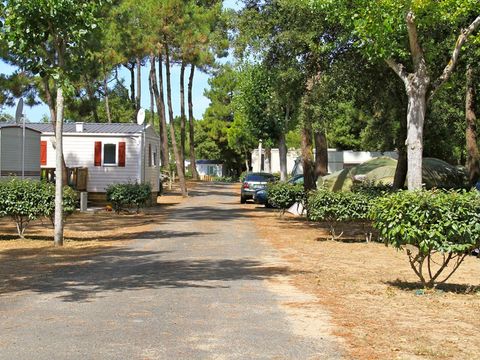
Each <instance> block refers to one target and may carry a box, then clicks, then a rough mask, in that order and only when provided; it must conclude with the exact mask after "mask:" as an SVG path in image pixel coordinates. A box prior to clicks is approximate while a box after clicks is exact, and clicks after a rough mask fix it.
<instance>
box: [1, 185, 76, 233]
mask: <svg viewBox="0 0 480 360" xmlns="http://www.w3.org/2000/svg"><path fill="white" fill-rule="evenodd" d="M76 205H77V195H76V193H75V191H73V190H72V189H71V188H69V187H66V188H65V190H64V198H63V206H64V216H68V215H70V214H72V213H73V212H74V211H75V208H76ZM54 212H55V185H53V184H49V183H44V182H40V181H33V180H18V179H12V180H10V181H5V182H0V216H10V217H11V218H12V219H13V221H14V222H15V224H16V227H17V232H18V236H20V237H21V238H24V237H25V236H24V234H25V230H26V229H27V227H28V225H29V224H30V222H31V221H32V220H36V219H38V218H39V217H42V216H45V217H47V218H50V219H51V220H52V219H53V216H54ZM52 222H53V220H52Z"/></svg>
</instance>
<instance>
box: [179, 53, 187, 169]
mask: <svg viewBox="0 0 480 360" xmlns="http://www.w3.org/2000/svg"><path fill="white" fill-rule="evenodd" d="M185 123H186V115H185V62H184V61H182V65H181V67H180V157H181V159H182V160H181V161H182V166H183V171H184V172H185V140H186V133H185V126H186V124H185Z"/></svg>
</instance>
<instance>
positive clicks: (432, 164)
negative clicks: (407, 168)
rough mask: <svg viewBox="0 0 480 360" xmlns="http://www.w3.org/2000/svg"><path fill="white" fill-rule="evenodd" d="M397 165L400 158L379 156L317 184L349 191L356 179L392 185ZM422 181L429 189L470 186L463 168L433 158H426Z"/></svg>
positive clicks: (334, 174) (329, 176) (322, 179)
mask: <svg viewBox="0 0 480 360" xmlns="http://www.w3.org/2000/svg"><path fill="white" fill-rule="evenodd" d="M396 167H397V160H395V159H392V158H389V157H378V158H375V159H372V160H369V161H366V162H364V163H363V164H360V165H357V166H354V167H352V168H350V169H343V170H340V171H337V172H335V173H333V174H330V175H327V176H324V177H322V178H320V179H319V180H318V186H324V187H326V188H327V189H330V190H333V191H349V190H350V187H351V186H352V184H353V182H354V179H362V180H369V181H375V182H381V183H383V184H392V183H393V178H394V176H395V169H396ZM423 182H424V183H425V187H426V188H427V189H431V188H445V189H452V188H466V187H468V181H467V174H466V172H465V170H464V169H462V168H458V167H455V166H452V165H450V164H448V163H446V162H445V161H442V160H439V159H434V158H424V159H423Z"/></svg>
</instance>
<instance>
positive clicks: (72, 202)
mask: <svg viewBox="0 0 480 360" xmlns="http://www.w3.org/2000/svg"><path fill="white" fill-rule="evenodd" d="M42 184H43V187H42V191H43V194H44V196H43V201H42V203H43V206H42V215H43V216H45V217H46V218H48V219H49V220H50V221H51V223H52V225H54V220H55V219H54V217H55V184H53V183H46V182H45V183H42ZM77 205H78V193H77V192H76V191H75V190H73V189H72V188H71V187H69V186H65V187H64V188H63V219H64V220H65V219H66V218H67V217H68V216H70V215H72V214H73V213H74V212H75V209H76V208H77Z"/></svg>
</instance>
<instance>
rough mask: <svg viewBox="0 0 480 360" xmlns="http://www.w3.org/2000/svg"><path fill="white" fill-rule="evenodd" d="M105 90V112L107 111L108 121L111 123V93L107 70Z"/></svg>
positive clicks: (104, 83) (104, 78) (104, 80)
mask: <svg viewBox="0 0 480 360" xmlns="http://www.w3.org/2000/svg"><path fill="white" fill-rule="evenodd" d="M103 88H104V89H103V91H104V97H105V112H106V113H107V121H108V123H109V124H111V123H112V114H111V113H110V101H109V95H108V79H107V73H106V72H105V75H104V76H103Z"/></svg>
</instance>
